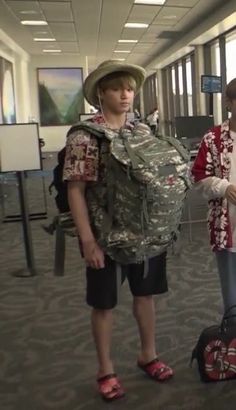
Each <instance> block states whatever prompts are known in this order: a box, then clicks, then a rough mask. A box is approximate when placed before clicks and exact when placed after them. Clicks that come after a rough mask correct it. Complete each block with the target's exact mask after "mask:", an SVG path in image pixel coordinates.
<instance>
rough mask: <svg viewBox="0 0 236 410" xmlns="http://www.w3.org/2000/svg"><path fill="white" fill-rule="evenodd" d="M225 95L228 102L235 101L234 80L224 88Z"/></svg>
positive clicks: (235, 85)
mask: <svg viewBox="0 0 236 410" xmlns="http://www.w3.org/2000/svg"><path fill="white" fill-rule="evenodd" d="M225 95H226V97H227V98H228V99H229V100H236V78H234V79H233V80H232V81H230V83H229V84H228V85H227V86H226V90H225Z"/></svg>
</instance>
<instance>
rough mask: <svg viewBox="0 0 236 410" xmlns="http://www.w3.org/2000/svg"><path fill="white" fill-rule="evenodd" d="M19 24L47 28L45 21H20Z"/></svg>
mask: <svg viewBox="0 0 236 410" xmlns="http://www.w3.org/2000/svg"><path fill="white" fill-rule="evenodd" d="M21 24H23V25H24V26H47V25H48V23H47V22H46V21H45V20H22V21H21Z"/></svg>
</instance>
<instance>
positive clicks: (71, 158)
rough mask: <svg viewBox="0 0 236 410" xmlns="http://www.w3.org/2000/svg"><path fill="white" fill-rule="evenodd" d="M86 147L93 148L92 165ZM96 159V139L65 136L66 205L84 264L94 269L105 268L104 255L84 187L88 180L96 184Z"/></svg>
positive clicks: (83, 135)
mask: <svg viewBox="0 0 236 410" xmlns="http://www.w3.org/2000/svg"><path fill="white" fill-rule="evenodd" d="M89 147H92V148H93V152H94V163H93V166H91V157H89V160H88V158H87V152H88V151H89ZM98 158H99V150H98V146H97V144H96V140H92V138H91V136H90V135H89V134H88V133H86V132H85V131H79V132H75V133H73V134H71V135H69V136H68V138H67V142H66V153H65V161H64V170H63V179H64V180H65V181H67V187H68V202H69V206H70V210H71V213H72V217H73V219H74V222H75V225H76V228H77V232H78V235H79V238H80V242H81V246H82V253H83V256H84V258H85V261H86V264H87V265H89V266H91V267H93V268H97V269H99V268H103V267H104V254H103V251H102V250H101V248H100V247H99V245H98V244H97V242H96V239H95V237H94V234H93V232H92V229H91V225H90V220H89V213H88V208H87V203H86V198H85V188H86V184H87V183H88V181H93V182H96V181H97V178H98V165H97V164H98ZM88 163H89V166H88Z"/></svg>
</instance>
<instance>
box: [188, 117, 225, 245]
mask: <svg viewBox="0 0 236 410" xmlns="http://www.w3.org/2000/svg"><path fill="white" fill-rule="evenodd" d="M232 151H233V140H232V138H231V136H230V128H229V120H226V121H225V122H224V123H223V124H222V125H221V126H217V127H214V128H212V129H211V130H210V131H209V132H208V133H207V134H206V135H205V136H204V137H203V140H202V142H201V145H200V148H199V151H198V154H197V157H196V159H195V161H194V164H193V168H192V176H193V179H194V182H199V181H203V180H204V179H206V178H208V177H214V176H215V177H218V178H220V179H222V180H224V181H225V182H226V183H227V181H229V176H230V165H231V162H230V155H231V153H232ZM208 228H209V232H210V243H211V246H212V249H213V250H215V251H216V250H221V249H226V248H227V249H229V248H232V233H231V229H230V219H229V209H228V202H227V199H226V198H224V197H223V196H220V195H219V197H215V198H213V199H210V200H209V213H208Z"/></svg>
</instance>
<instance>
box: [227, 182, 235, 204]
mask: <svg viewBox="0 0 236 410" xmlns="http://www.w3.org/2000/svg"><path fill="white" fill-rule="evenodd" d="M225 198H226V199H228V201H230V202H231V203H232V204H234V205H236V185H233V184H230V185H229V186H228V187H227V189H226V191H225Z"/></svg>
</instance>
